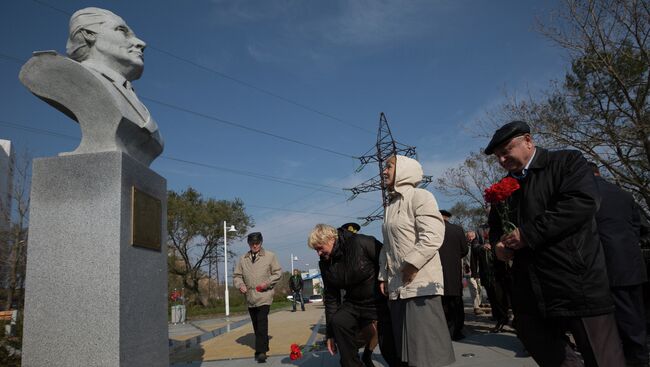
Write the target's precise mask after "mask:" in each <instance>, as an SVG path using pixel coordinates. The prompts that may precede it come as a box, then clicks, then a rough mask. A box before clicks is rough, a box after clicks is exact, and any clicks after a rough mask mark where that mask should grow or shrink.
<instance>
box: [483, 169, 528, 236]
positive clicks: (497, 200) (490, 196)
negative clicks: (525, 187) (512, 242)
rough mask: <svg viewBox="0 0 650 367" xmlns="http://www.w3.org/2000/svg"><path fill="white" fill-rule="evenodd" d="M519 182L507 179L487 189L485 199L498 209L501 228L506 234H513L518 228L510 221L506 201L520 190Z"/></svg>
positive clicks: (510, 178)
mask: <svg viewBox="0 0 650 367" xmlns="http://www.w3.org/2000/svg"><path fill="white" fill-rule="evenodd" d="M520 187H521V186H519V181H517V180H516V179H514V178H512V177H505V178H503V179H502V180H501V181H499V182H497V183H495V184H494V185H492V186H490V187H488V188H487V189H485V194H484V195H483V197H484V198H485V201H486V202H487V203H489V204H491V205H492V207H493V208H496V210H497V212H498V213H499V217H500V218H501V227H502V229H503V232H504V233H506V234H507V233H510V232H512V231H513V230H514V229H515V228H516V226H515V225H514V224H513V223H512V222H510V221H509V220H508V213H509V208H508V203H507V202H506V199H508V198H509V197H510V196H512V193H513V192H515V191H517V190H519V188H520Z"/></svg>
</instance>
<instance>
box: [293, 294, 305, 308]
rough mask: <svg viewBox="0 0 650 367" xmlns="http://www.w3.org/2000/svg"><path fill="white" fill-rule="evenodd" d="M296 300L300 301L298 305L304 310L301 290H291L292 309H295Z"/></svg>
mask: <svg viewBox="0 0 650 367" xmlns="http://www.w3.org/2000/svg"><path fill="white" fill-rule="evenodd" d="M296 302H300V307H301V309H302V310H303V311H304V310H305V301H304V300H303V299H302V292H300V291H298V292H293V302H292V306H293V310H294V311H295V310H296Z"/></svg>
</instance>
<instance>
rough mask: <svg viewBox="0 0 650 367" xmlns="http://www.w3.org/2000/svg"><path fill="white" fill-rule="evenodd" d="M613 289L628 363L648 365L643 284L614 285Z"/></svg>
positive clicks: (615, 313) (616, 312)
mask: <svg viewBox="0 0 650 367" xmlns="http://www.w3.org/2000/svg"><path fill="white" fill-rule="evenodd" d="M611 291H612V299H613V300H614V306H616V311H615V312H614V315H615V317H616V325H617V326H618V333H619V335H620V336H621V341H622V342H623V353H625V360H626V362H627V365H628V366H648V347H647V345H646V323H645V322H646V320H645V307H644V305H643V288H642V285H641V284H639V285H632V286H627V287H613V288H611Z"/></svg>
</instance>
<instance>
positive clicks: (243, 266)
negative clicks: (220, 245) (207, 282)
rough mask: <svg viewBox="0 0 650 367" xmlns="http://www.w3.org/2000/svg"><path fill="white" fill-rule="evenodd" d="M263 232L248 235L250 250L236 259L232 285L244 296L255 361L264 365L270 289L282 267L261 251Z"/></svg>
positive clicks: (276, 280) (269, 253) (280, 273)
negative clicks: (253, 335) (251, 330)
mask: <svg viewBox="0 0 650 367" xmlns="http://www.w3.org/2000/svg"><path fill="white" fill-rule="evenodd" d="M262 241H263V238H262V233H260V232H253V233H251V234H249V235H248V246H249V247H250V251H248V252H247V253H245V254H244V255H242V256H241V257H240V258H239V261H238V262H237V266H236V267H235V272H234V273H233V285H234V286H235V287H236V288H238V289H239V291H240V292H242V294H244V295H245V296H246V303H247V304H248V313H249V314H250V316H251V322H252V323H253V330H254V331H255V360H256V361H258V362H259V363H264V362H266V352H268V351H269V318H268V316H269V310H270V308H271V303H273V293H274V291H273V287H274V286H275V284H276V283H277V282H278V280H280V276H281V275H282V268H281V267H280V263H278V259H277V258H276V256H275V254H274V253H272V252H271V251H266V250H264V249H263V248H262Z"/></svg>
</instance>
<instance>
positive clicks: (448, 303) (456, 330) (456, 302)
mask: <svg viewBox="0 0 650 367" xmlns="http://www.w3.org/2000/svg"><path fill="white" fill-rule="evenodd" d="M442 309H443V310H444V311H445V319H446V320H447V328H448V329H449V336H450V337H451V340H460V339H462V338H464V335H463V327H464V326H465V308H464V305H463V297H461V296H442Z"/></svg>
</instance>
